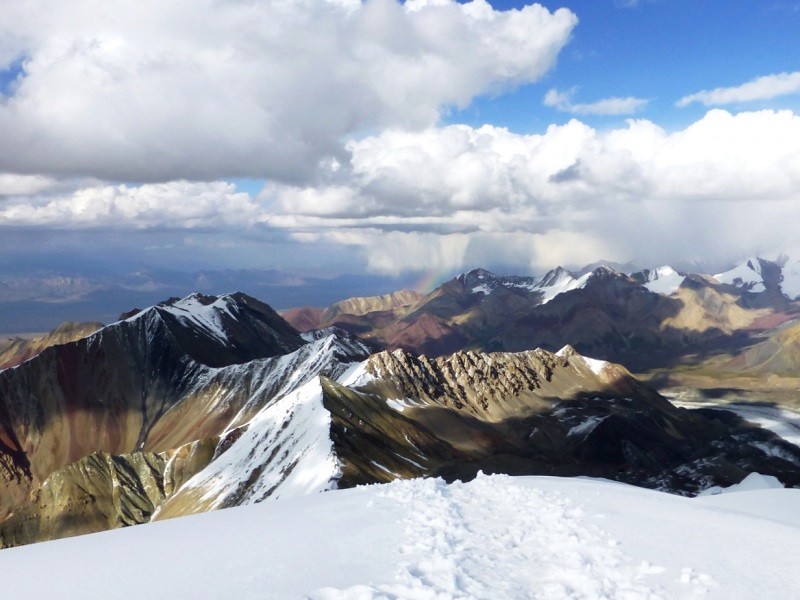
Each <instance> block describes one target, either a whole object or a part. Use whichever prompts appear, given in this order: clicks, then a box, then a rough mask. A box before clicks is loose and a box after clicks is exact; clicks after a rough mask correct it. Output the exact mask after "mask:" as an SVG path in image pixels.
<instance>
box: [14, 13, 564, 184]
mask: <svg viewBox="0 0 800 600" xmlns="http://www.w3.org/2000/svg"><path fill="white" fill-rule="evenodd" d="M576 22H577V20H576V17H575V15H574V14H573V13H571V12H570V11H568V10H565V9H560V10H557V11H555V12H554V13H551V12H549V11H548V10H547V9H545V8H543V7H542V6H540V5H537V4H532V5H529V6H525V7H523V8H522V9H519V10H508V11H498V10H494V9H493V8H492V7H491V6H490V5H489V4H488V3H487V2H485V0H473V1H471V2H468V3H466V4H460V3H458V2H456V1H455V0H408V1H407V2H405V3H402V4H401V3H399V2H397V1H396V0H366V1H365V2H361V1H360V0H286V1H270V0H255V1H248V2H244V1H238V0H236V1H234V0H229V1H218V0H174V1H171V2H161V1H157V0H142V1H141V2H122V1H121V0H111V1H109V2H104V3H103V6H102V7H101V8H98V5H97V3H96V2H93V1H90V0H76V1H75V2H69V3H52V2H51V3H31V2H28V1H27V0H4V1H3V2H2V3H0V69H2V68H4V67H5V68H8V67H9V65H12V64H20V65H21V71H20V75H19V77H18V79H17V81H16V82H15V86H14V89H13V94H12V95H11V96H10V97H7V98H4V99H3V101H2V103H0V130H2V131H3V138H4V139H3V144H2V146H0V170H2V171H7V172H14V173H20V174H44V175H48V176H50V175H54V176H63V175H88V176H93V177H97V178H100V179H104V180H112V181H113V180H117V181H151V182H153V181H169V180H176V179H192V180H206V181H208V180H214V179H222V178H231V177H265V178H271V179H276V180H281V181H295V182H299V181H303V180H307V178H309V177H312V176H313V175H314V174H315V173H316V168H317V165H318V164H319V163H320V161H321V160H327V159H329V157H338V158H339V159H341V158H342V157H344V158H345V159H346V154H345V153H344V152H343V150H342V147H341V140H342V139H345V138H347V137H351V136H355V135H362V134H363V133H364V132H366V131H371V130H376V129H377V128H383V127H387V126H395V127H402V128H405V129H411V130H413V129H418V128H424V127H428V126H431V125H432V124H434V123H435V122H436V121H437V120H438V118H439V116H440V114H441V112H442V111H443V110H446V109H447V108H448V107H451V106H459V107H463V106H465V105H467V104H468V103H469V102H470V101H471V100H472V99H473V98H474V97H475V96H476V95H479V94H483V93H487V92H495V91H498V90H501V89H503V88H505V87H507V86H514V85H517V84H523V83H527V82H532V81H536V80H537V79H539V78H540V77H541V76H542V75H543V74H544V73H545V72H546V71H547V70H548V69H550V68H551V66H552V65H553V64H554V62H555V60H556V57H557V55H558V53H559V51H560V50H561V48H562V47H563V46H564V45H565V44H566V43H567V41H568V39H569V36H570V32H571V31H572V29H573V27H574V26H575V24H576Z"/></svg>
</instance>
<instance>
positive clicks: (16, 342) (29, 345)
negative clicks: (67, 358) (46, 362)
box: [0, 322, 103, 370]
mask: <svg viewBox="0 0 800 600" xmlns="http://www.w3.org/2000/svg"><path fill="white" fill-rule="evenodd" d="M102 326H103V324H102V323H72V322H66V323H62V324H61V325H59V326H58V327H57V328H56V329H54V330H53V331H51V332H50V333H48V334H47V335H44V336H42V337H37V338H33V339H23V338H12V339H9V340H7V341H5V342H2V343H0V370H1V369H8V368H9V367H14V366H16V365H18V364H20V363H23V362H25V361H26V360H28V359H29V358H31V357H32V356H36V355H37V354H39V353H40V352H42V351H43V350H45V349H46V348H49V347H50V346H56V345H58V344H66V343H69V342H74V341H75V340H79V339H81V338H85V337H87V336H90V335H91V334H93V333H94V332H95V331H97V330H98V329H100V328H101V327H102Z"/></svg>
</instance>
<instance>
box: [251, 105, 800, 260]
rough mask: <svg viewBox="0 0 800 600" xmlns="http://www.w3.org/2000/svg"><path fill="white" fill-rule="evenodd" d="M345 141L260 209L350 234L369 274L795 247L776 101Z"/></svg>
mask: <svg viewBox="0 0 800 600" xmlns="http://www.w3.org/2000/svg"><path fill="white" fill-rule="evenodd" d="M348 148H349V150H350V152H351V160H350V162H349V164H347V165H346V166H345V167H343V169H342V171H343V172H346V173H347V180H346V181H345V180H341V181H339V182H338V183H337V184H336V186H335V187H330V186H322V187H319V188H312V187H304V188H292V187H280V186H279V187H278V188H275V189H274V190H273V192H272V193H273V194H274V199H275V200H276V203H275V205H274V206H275V207H276V209H275V210H276V212H274V213H273V214H271V215H269V216H268V217H267V218H266V221H267V222H268V223H269V224H270V225H271V226H272V227H275V228H283V229H286V230H288V231H292V232H297V233H301V234H303V235H311V234H314V235H317V236H321V238H324V239H326V240H328V241H334V242H337V243H341V244H343V245H347V246H355V247H358V248H361V250H362V252H363V254H364V256H365V259H366V260H368V261H369V264H370V267H371V268H372V269H373V270H377V271H381V272H387V273H395V272H398V271H402V270H423V269H427V268H430V266H431V264H432V263H431V261H432V262H433V263H434V264H436V265H437V266H442V267H444V266H447V265H454V264H455V263H457V262H458V261H459V260H461V261H462V264H461V265H459V266H469V265H475V264H498V263H504V264H509V265H517V266H518V267H519V268H521V269H526V268H530V267H531V265H533V266H534V267H535V268H539V269H543V268H548V267H552V266H555V264H557V263H562V264H564V263H566V264H567V265H570V264H571V265H580V264H582V263H585V262H590V261H593V260H597V259H600V258H605V259H611V260H618V261H621V262H625V261H627V260H630V259H636V260H638V261H643V262H649V263H652V264H661V263H662V262H669V261H675V260H695V259H720V258H731V259H733V258H736V257H738V256H741V255H743V254H746V253H747V252H750V251H754V252H757V251H767V250H770V249H772V250H779V249H780V248H781V247H790V246H792V247H793V246H794V245H796V243H795V240H796V231H795V227H794V224H795V223H797V222H800V161H798V160H797V157H798V156H800V116H798V115H796V114H794V113H792V112H790V111H779V112H775V111H760V112H750V113H740V114H737V115H732V114H730V113H728V112H726V111H723V110H719V109H717V110H712V111H710V112H709V113H708V114H707V115H705V116H704V117H703V118H702V119H700V120H699V121H697V122H695V123H693V124H692V125H690V126H689V127H687V128H685V129H683V130H680V131H676V132H673V133H668V132H666V131H664V130H663V129H661V128H660V127H658V126H657V125H655V124H653V123H652V122H650V121H647V120H631V121H629V122H628V124H627V126H626V127H624V128H619V129H615V130H610V131H602V132H601V131H597V130H595V129H593V128H591V127H589V126H588V125H586V124H584V123H581V122H580V121H577V120H572V121H570V122H569V123H567V124H565V125H561V126H550V127H549V128H548V129H547V130H546V131H545V132H544V133H542V134H539V135H517V134H513V133H511V132H509V131H507V130H505V129H502V128H497V127H492V126H484V127H481V128H472V127H468V126H465V125H452V126H448V127H441V128H430V129H427V130H424V131H418V132H408V131H401V130H389V131H385V132H383V133H381V134H379V135H375V136H371V137H367V138H364V139H362V140H359V141H354V142H351V143H350V144H349V146H348ZM297 197H302V198H303V201H302V202H295V201H293V200H291V199H292V198H297ZM307 239H308V238H307ZM316 239H320V238H319V237H317V238H316ZM445 240H447V242H446V246H441V244H445ZM456 242H457V243H456ZM443 248H446V249H447V251H445V250H444V249H443Z"/></svg>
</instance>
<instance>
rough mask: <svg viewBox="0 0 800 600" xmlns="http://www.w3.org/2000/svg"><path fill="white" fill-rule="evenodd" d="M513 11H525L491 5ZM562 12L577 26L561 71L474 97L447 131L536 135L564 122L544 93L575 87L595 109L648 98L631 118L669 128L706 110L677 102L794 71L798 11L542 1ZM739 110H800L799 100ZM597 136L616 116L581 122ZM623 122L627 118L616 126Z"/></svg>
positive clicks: (759, 1)
mask: <svg viewBox="0 0 800 600" xmlns="http://www.w3.org/2000/svg"><path fill="white" fill-rule="evenodd" d="M492 4H493V6H496V7H498V8H502V9H514V8H519V7H521V6H523V5H524V2H515V1H512V2H508V1H503V2H499V1H497V2H492ZM543 4H544V5H545V6H547V7H548V8H550V9H553V10H554V9H556V8H559V7H562V6H565V7H568V8H569V9H571V10H572V11H573V12H575V14H576V15H577V16H578V19H579V23H578V26H577V27H576V28H575V30H574V33H573V35H572V39H571V41H570V43H569V44H568V45H567V47H566V48H565V49H564V51H563V52H562V53H561V54H560V56H559V60H558V65H557V66H556V67H555V69H553V70H552V71H551V72H549V73H548V74H547V75H546V76H545V77H544V78H543V79H542V80H541V81H539V82H536V83H534V84H530V85H526V86H523V87H521V88H519V89H517V90H516V91H515V92H513V93H507V94H503V95H499V96H495V97H482V98H478V99H477V100H476V101H475V102H473V104H472V105H471V106H470V107H468V108H466V109H464V110H460V111H454V112H453V113H452V114H451V115H449V116H448V118H447V120H448V121H450V122H464V123H470V124H472V125H480V124H482V123H485V122H489V123H496V124H502V125H503V126H506V127H509V128H510V129H513V130H514V131H518V132H520V133H531V132H535V131H539V130H541V129H542V128H543V127H546V126H547V125H548V124H550V123H554V122H556V123H557V122H561V121H563V120H564V119H566V118H568V116H567V115H565V114H564V113H563V112H561V111H558V110H556V109H553V108H549V107H545V106H543V105H542V99H543V96H544V94H545V93H546V91H547V90H548V89H550V88H552V87H556V88H558V89H563V90H567V89H571V88H578V89H577V91H576V94H575V99H576V100H578V101H581V102H592V101H595V100H597V99H600V98H607V97H612V96H622V97H625V96H634V97H638V98H644V99H648V100H649V102H648V105H647V106H646V107H644V108H643V109H642V110H639V111H637V112H636V113H635V116H637V117H644V118H648V119H652V120H654V121H656V122H657V123H659V124H661V125H662V126H664V127H666V128H680V127H684V126H686V125H687V124H689V123H691V122H693V121H695V120H697V119H698V118H700V117H701V116H702V115H703V114H704V113H705V111H706V110H707V109H706V107H704V106H702V105H699V104H695V105H692V106H688V107H686V108H681V109H677V108H676V107H675V102H676V101H677V100H678V99H679V98H681V97H683V96H685V95H687V94H691V93H693V92H696V91H699V90H704V89H712V88H716V87H729V86H736V85H739V84H741V83H744V82H745V81H749V80H751V79H754V78H756V77H760V76H763V75H767V74H773V73H781V72H793V71H797V70H798V68H800V67H798V64H800V46H799V45H798V35H800V2H796V1H795V2H792V1H790V2H771V1H770V0H751V1H747V0H732V1H727V2H726V1H722V0H717V1H713V0H640V1H639V2H637V3H635V4H634V5H632V6H631V5H629V4H628V3H624V2H614V1H613V0H583V1H577V0H576V1H572V2H562V3H559V2H544V3H543ZM734 108H736V109H750V110H752V109H759V108H787V109H791V110H794V111H797V110H798V109H800V96H799V95H797V94H795V95H793V96H787V97H783V98H777V99H772V100H769V101H762V102H750V103H741V104H739V105H738V106H735V107H734ZM582 118H583V119H584V120H586V121H587V122H591V124H592V125H595V126H597V127H609V126H613V125H616V124H618V123H619V122H620V120H621V119H620V117H619V116H613V117H605V116H604V117H582ZM624 118H629V116H628V115H625V116H623V117H622V119H624Z"/></svg>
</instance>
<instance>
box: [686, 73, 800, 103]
mask: <svg viewBox="0 0 800 600" xmlns="http://www.w3.org/2000/svg"><path fill="white" fill-rule="evenodd" d="M790 94H800V71H795V72H793V73H778V74H776V75H765V76H763V77H757V78H755V79H753V80H751V81H748V82H747V83H743V84H741V85H737V86H733V87H719V88H715V89H713V90H703V91H701V92H697V93H695V94H689V95H688V96H684V97H683V98H681V99H680V100H678V101H677V102H676V103H675V105H676V106H678V107H681V108H683V107H685V106H688V105H689V104H692V103H694V102H699V103H700V104H704V105H705V106H720V105H724V104H734V103H737V102H752V101H754V100H770V99H772V98H777V97H779V96H788V95H790Z"/></svg>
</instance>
